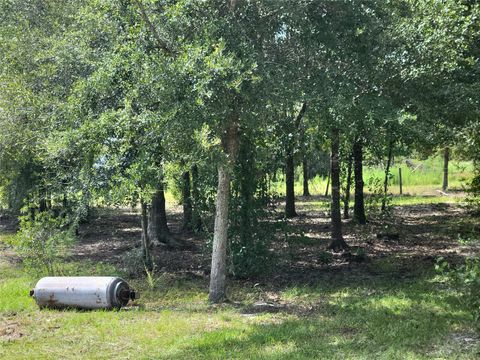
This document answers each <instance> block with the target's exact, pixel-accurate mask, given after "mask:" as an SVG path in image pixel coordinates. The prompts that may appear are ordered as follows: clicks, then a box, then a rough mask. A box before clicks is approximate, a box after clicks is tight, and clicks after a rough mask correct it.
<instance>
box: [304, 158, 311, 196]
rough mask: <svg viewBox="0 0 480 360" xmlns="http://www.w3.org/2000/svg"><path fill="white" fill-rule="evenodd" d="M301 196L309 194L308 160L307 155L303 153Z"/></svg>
mask: <svg viewBox="0 0 480 360" xmlns="http://www.w3.org/2000/svg"><path fill="white" fill-rule="evenodd" d="M302 167H303V196H310V190H309V189H308V160H307V156H306V155H305V154H303V164H302Z"/></svg>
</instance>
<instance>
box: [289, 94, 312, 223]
mask: <svg viewBox="0 0 480 360" xmlns="http://www.w3.org/2000/svg"><path fill="white" fill-rule="evenodd" d="M306 110H307V103H305V102H304V103H303V104H302V107H301V109H300V111H299V112H298V115H297V117H296V118H295V122H294V129H293V133H296V132H297V131H298V128H299V126H300V121H301V120H302V118H303V115H304V114H305V111H306ZM296 140H297V137H296V136H292V138H291V139H290V140H289V141H288V143H287V149H286V150H287V151H286V152H287V156H286V159H285V187H286V191H285V193H286V194H285V216H286V217H287V218H293V217H295V216H297V212H296V211H295V163H294V159H293V155H294V152H295V144H296Z"/></svg>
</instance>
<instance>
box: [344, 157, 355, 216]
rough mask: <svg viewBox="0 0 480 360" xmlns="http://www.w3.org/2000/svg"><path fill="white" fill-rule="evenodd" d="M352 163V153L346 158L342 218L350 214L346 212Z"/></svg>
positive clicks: (348, 201) (348, 205) (348, 204)
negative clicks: (345, 181) (345, 182)
mask: <svg viewBox="0 0 480 360" xmlns="http://www.w3.org/2000/svg"><path fill="white" fill-rule="evenodd" d="M352 163H353V154H351V155H350V157H349V158H348V166H347V184H346V186H345V198H344V199H343V201H344V202H343V218H344V219H349V218H350V214H349V212H348V210H349V207H350V188H351V186H352Z"/></svg>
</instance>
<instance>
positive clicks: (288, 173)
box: [285, 153, 297, 218]
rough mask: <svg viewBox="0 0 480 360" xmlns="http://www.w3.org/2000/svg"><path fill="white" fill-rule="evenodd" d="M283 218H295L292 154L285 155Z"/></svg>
mask: <svg viewBox="0 0 480 360" xmlns="http://www.w3.org/2000/svg"><path fill="white" fill-rule="evenodd" d="M285 185H286V196H285V216H286V217H287V218H293V217H295V216H297V212H296V211H295V164H294V162H293V153H288V154H287V159H286V163H285Z"/></svg>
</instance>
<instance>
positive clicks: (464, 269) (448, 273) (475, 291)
mask: <svg viewBox="0 0 480 360" xmlns="http://www.w3.org/2000/svg"><path fill="white" fill-rule="evenodd" d="M435 270H436V271H437V273H438V274H440V275H442V276H444V277H445V279H446V281H447V282H448V283H450V284H451V285H452V286H453V287H455V288H456V289H457V290H458V291H459V292H460V293H461V294H462V296H461V297H459V298H458V299H459V301H460V302H461V303H462V305H464V306H466V307H467V308H468V309H470V310H471V312H472V315H473V317H474V319H475V321H477V322H478V320H480V258H478V257H475V258H468V259H466V260H465V263H464V264H462V265H460V266H452V265H451V264H450V263H448V262H447V261H446V260H445V259H443V258H439V259H438V260H437V263H436V264H435Z"/></svg>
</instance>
